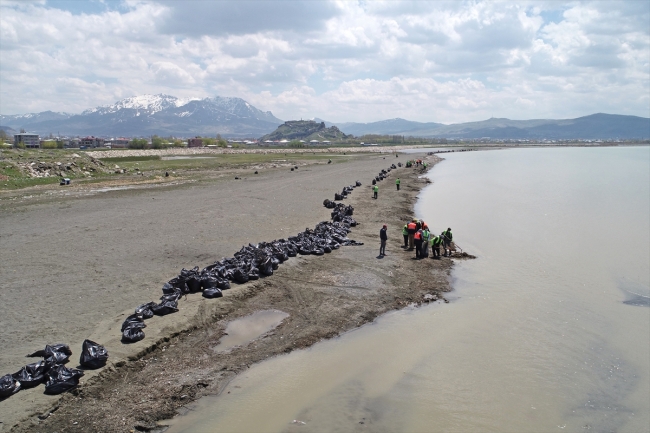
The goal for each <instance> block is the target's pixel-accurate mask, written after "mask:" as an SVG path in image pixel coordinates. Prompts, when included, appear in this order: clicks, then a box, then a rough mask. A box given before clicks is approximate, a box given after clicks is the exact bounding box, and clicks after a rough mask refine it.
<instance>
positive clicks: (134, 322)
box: [122, 314, 147, 332]
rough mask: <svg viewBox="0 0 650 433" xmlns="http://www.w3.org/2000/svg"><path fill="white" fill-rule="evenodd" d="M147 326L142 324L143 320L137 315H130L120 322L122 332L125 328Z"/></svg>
mask: <svg viewBox="0 0 650 433" xmlns="http://www.w3.org/2000/svg"><path fill="white" fill-rule="evenodd" d="M146 327H147V325H146V323H144V319H143V318H142V316H141V315H139V314H131V315H130V316H129V317H127V318H126V319H124V322H122V332H124V330H125V329H126V328H146Z"/></svg>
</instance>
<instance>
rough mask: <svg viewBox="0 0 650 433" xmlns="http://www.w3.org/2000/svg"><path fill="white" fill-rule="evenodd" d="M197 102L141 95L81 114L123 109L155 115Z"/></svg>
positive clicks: (167, 96) (113, 111) (165, 96)
mask: <svg viewBox="0 0 650 433" xmlns="http://www.w3.org/2000/svg"><path fill="white" fill-rule="evenodd" d="M196 100H199V98H184V99H181V98H177V97H175V96H170V95H163V94H162V93H161V94H158V95H140V96H132V97H130V98H125V99H122V100H121V101H118V102H116V103H115V104H112V105H104V106H101V107H96V108H90V109H88V110H86V111H84V112H83V113H81V114H82V115H83V114H93V113H99V114H111V113H115V112H117V111H119V110H123V109H130V110H137V111H142V112H144V113H147V114H154V113H157V112H159V111H163V110H166V109H168V108H171V107H182V106H183V105H185V104H187V103H188V102H190V101H196Z"/></svg>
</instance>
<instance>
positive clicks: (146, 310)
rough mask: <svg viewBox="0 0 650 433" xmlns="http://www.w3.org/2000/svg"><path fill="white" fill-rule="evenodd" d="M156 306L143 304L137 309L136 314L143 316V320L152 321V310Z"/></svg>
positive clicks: (151, 303)
mask: <svg viewBox="0 0 650 433" xmlns="http://www.w3.org/2000/svg"><path fill="white" fill-rule="evenodd" d="M154 305H156V303H155V302H147V303H146V304H142V305H140V306H139V307H137V308H136V309H135V314H137V315H138V316H142V318H143V319H151V318H152V317H153V311H151V309H152V308H153V306H154Z"/></svg>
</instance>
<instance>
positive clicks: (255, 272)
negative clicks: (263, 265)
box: [248, 267, 260, 280]
mask: <svg viewBox="0 0 650 433" xmlns="http://www.w3.org/2000/svg"><path fill="white" fill-rule="evenodd" d="M248 279H249V280H259V279H260V270H259V269H257V268H255V267H252V268H250V270H249V271H248Z"/></svg>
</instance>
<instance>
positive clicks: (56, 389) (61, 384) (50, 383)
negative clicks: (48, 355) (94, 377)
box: [45, 365, 84, 394]
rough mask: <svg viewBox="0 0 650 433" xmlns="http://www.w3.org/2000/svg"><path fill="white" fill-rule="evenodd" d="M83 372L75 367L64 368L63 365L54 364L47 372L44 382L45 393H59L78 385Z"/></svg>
mask: <svg viewBox="0 0 650 433" xmlns="http://www.w3.org/2000/svg"><path fill="white" fill-rule="evenodd" d="M83 375H84V372H83V371H81V370H77V369H76V368H66V367H64V366H63V365H55V366H53V367H52V368H50V369H49V370H48V372H47V382H45V394H61V393H62V392H65V391H68V390H70V389H72V388H74V387H76V386H77V385H79V378H80V377H82V376H83Z"/></svg>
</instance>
